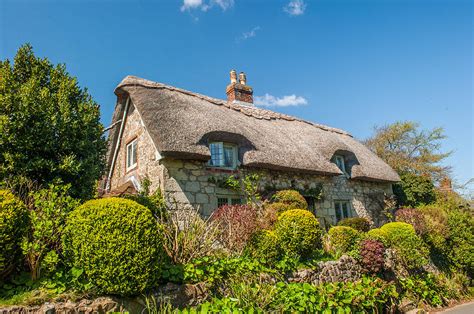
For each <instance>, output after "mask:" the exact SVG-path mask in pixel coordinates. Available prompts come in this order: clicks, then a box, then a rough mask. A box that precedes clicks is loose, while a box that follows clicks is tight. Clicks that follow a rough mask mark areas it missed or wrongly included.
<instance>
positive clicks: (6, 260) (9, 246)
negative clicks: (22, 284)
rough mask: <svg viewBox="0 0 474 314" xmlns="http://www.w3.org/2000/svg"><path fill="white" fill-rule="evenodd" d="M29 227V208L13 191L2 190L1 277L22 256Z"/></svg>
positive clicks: (0, 230)
mask: <svg viewBox="0 0 474 314" xmlns="http://www.w3.org/2000/svg"><path fill="white" fill-rule="evenodd" d="M27 229H28V210H27V208H26V206H25V205H24V204H23V202H22V201H20V200H19V199H18V198H17V197H15V196H14V195H13V194H12V193H11V192H9V191H6V190H0V248H1V249H0V279H2V278H3V277H6V276H7V275H8V274H9V273H10V272H11V271H12V270H13V269H14V267H15V266H16V262H17V260H18V258H19V257H20V256H21V249H20V244H21V240H22V238H23V236H24V235H25V233H26V231H27Z"/></svg>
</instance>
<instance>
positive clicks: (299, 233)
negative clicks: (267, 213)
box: [275, 209, 321, 257]
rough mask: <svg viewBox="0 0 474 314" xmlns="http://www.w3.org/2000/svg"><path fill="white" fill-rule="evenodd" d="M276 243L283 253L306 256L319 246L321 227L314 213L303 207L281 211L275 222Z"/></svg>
mask: <svg viewBox="0 0 474 314" xmlns="http://www.w3.org/2000/svg"><path fill="white" fill-rule="evenodd" d="M275 233H276V235H277V238H278V243H279V245H280V247H281V249H282V251H283V253H284V254H287V255H296V256H300V257H307V256H309V255H310V254H311V253H312V252H314V250H315V249H317V248H319V247H320V246H321V229H320V227H319V222H318V220H317V219H316V217H314V215H313V214H312V213H311V212H309V211H307V210H304V209H291V210H288V211H286V212H284V213H282V214H281V215H280V216H279V217H278V221H277V222H276V224H275Z"/></svg>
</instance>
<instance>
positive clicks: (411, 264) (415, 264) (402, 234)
mask: <svg viewBox="0 0 474 314" xmlns="http://www.w3.org/2000/svg"><path fill="white" fill-rule="evenodd" d="M380 229H381V230H382V231H383V232H385V234H386V236H385V237H386V239H387V243H388V245H389V246H390V247H391V248H393V249H395V250H396V252H397V254H398V256H399V258H400V260H401V262H402V263H403V265H404V266H405V267H406V268H407V269H417V268H420V267H422V266H423V265H425V264H426V263H427V262H428V260H427V258H428V249H427V248H426V246H425V244H424V243H423V241H422V240H421V238H420V237H418V236H417V235H416V233H415V229H414V228H413V226H412V225H409V224H407V223H404V222H390V223H388V224H385V225H383V226H382V227H381V228H380Z"/></svg>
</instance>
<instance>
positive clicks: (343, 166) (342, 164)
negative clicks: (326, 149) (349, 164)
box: [334, 155, 347, 173]
mask: <svg viewBox="0 0 474 314" xmlns="http://www.w3.org/2000/svg"><path fill="white" fill-rule="evenodd" d="M334 161H335V163H336V165H337V167H338V168H339V169H340V170H341V171H342V172H343V173H347V172H346V164H345V160H344V156H341V155H336V156H334Z"/></svg>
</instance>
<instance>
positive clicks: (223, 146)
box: [208, 142, 239, 169]
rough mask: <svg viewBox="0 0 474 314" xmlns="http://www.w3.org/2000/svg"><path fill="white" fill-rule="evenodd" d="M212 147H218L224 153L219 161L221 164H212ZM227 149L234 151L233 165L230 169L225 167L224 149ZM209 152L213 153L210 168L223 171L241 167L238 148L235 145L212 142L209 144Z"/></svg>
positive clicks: (209, 163)
mask: <svg viewBox="0 0 474 314" xmlns="http://www.w3.org/2000/svg"><path fill="white" fill-rule="evenodd" d="M211 145H218V146H219V149H220V151H221V152H222V155H221V158H220V160H219V161H218V162H219V164H217V165H215V164H212V151H211ZM225 148H231V149H232V165H231V166H230V167H229V166H224V149H225ZM209 151H210V152H211V159H210V160H209V162H208V165H209V166H210V167H215V168H223V169H235V168H237V166H238V165H239V162H238V158H239V154H238V147H237V145H235V144H231V143H225V142H210V143H209Z"/></svg>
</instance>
